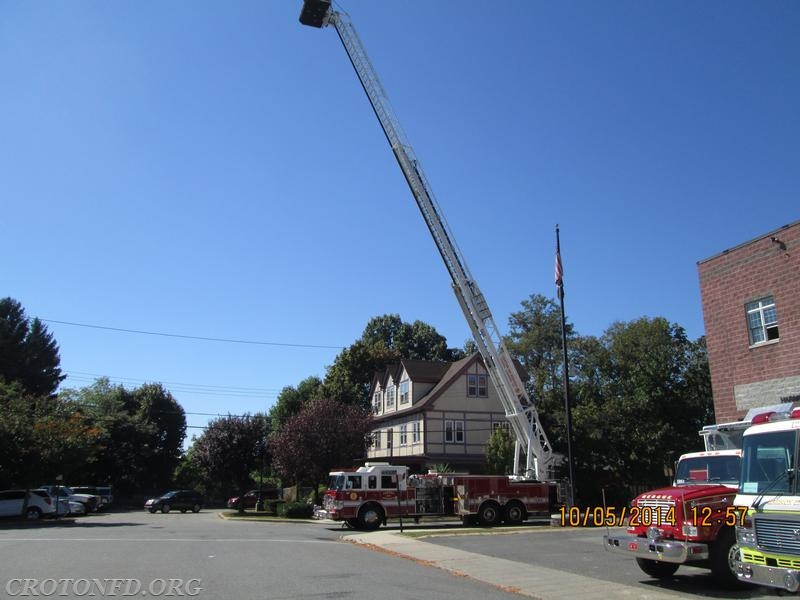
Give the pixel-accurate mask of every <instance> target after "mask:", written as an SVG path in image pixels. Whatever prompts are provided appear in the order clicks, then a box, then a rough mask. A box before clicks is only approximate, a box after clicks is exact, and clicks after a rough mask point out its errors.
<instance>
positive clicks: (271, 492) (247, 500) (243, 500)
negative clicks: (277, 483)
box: [228, 488, 281, 510]
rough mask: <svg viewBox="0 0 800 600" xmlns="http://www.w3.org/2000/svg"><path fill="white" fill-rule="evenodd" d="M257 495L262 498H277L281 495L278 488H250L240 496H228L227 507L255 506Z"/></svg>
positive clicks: (246, 507)
mask: <svg viewBox="0 0 800 600" xmlns="http://www.w3.org/2000/svg"><path fill="white" fill-rule="evenodd" d="M259 496H260V497H261V499H262V500H279V499H280V497H281V490H280V489H278V488H265V489H262V490H261V491H260V492H259V490H250V491H249V492H247V493H246V494H242V495H241V496H233V497H232V498H228V508H235V509H237V510H240V509H241V510H244V509H248V508H255V507H256V502H258V499H259Z"/></svg>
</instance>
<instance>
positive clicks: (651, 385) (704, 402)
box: [573, 317, 713, 500]
mask: <svg viewBox="0 0 800 600" xmlns="http://www.w3.org/2000/svg"><path fill="white" fill-rule="evenodd" d="M583 349H584V350H585V351H586V354H585V355H584V356H583V357H582V360H581V361H580V363H579V371H578V374H577V375H576V382H575V388H576V391H577V399H578V401H577V402H576V408H575V411H574V412H573V416H574V423H575V437H576V439H577V440H580V443H579V444H576V445H575V446H574V448H575V456H576V463H577V466H578V475H577V479H578V485H577V487H578V490H579V492H580V490H581V488H583V489H584V492H585V493H588V494H594V496H595V497H594V499H595V500H596V499H597V498H598V497H599V491H598V489H592V485H593V484H594V485H597V486H600V485H606V486H608V487H611V488H614V487H626V486H631V485H633V484H647V485H660V484H662V483H664V482H665V479H666V478H665V469H666V468H667V467H669V466H671V464H672V462H673V461H674V460H675V459H676V458H677V456H678V455H679V454H681V453H682V452H686V451H689V450H693V449H696V448H698V447H699V445H700V439H699V437H698V435H697V432H698V431H699V430H700V428H701V427H702V426H703V425H705V424H707V423H708V422H709V421H710V420H711V419H710V416H711V414H712V406H713V405H712V397H711V393H710V390H711V388H710V375H709V371H708V361H707V357H706V352H705V343H704V340H702V339H700V340H698V341H696V342H692V341H690V340H689V339H688V338H687V337H686V332H685V331H684V330H683V328H682V327H680V326H679V325H677V324H674V323H669V322H668V321H667V320H666V319H663V318H660V317H658V318H653V319H649V318H644V317H643V318H641V319H637V320H635V321H631V322H628V323H615V324H613V325H611V327H609V328H608V330H607V331H606V332H605V334H604V335H603V337H602V338H601V339H599V340H596V341H590V342H587V343H585V344H584V345H583ZM582 495H584V500H585V499H586V498H585V494H582Z"/></svg>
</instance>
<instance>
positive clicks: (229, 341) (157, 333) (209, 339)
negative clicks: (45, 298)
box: [39, 317, 344, 350]
mask: <svg viewBox="0 0 800 600" xmlns="http://www.w3.org/2000/svg"><path fill="white" fill-rule="evenodd" d="M39 320H40V321H44V322H45V323H57V324H59V325H72V326H74V327H87V328H90V329H102V330H105V331H118V332H122V333H138V334H140V335H155V336H161V337H171V338H181V339H185V340H201V341H204V342H223V343H226V344H250V345H255V346H283V347H289V348H323V349H331V350H342V349H344V346H326V345H323V344H290V343H288V342H261V341H257V340H236V339H229V338H215V337H205V336H200V335H182V334H179V333H164V332H160V331H143V330H140V329H124V328H122V327H106V326H104V325H91V324H89V323H74V322H72V321H57V320H55V319H45V318H43V317H39Z"/></svg>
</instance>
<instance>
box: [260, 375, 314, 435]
mask: <svg viewBox="0 0 800 600" xmlns="http://www.w3.org/2000/svg"><path fill="white" fill-rule="evenodd" d="M321 390H322V380H321V379H320V378H319V377H313V376H312V377H307V378H305V379H304V380H303V381H301V382H300V383H299V384H298V385H297V387H293V386H290V385H289V386H286V387H285V388H283V389H282V390H281V391H280V393H279V394H278V398H277V400H276V401H275V404H274V405H273V406H272V408H271V409H270V411H269V419H270V423H271V425H272V430H273V431H279V430H280V429H281V427H283V424H284V423H285V422H286V421H287V420H288V419H289V417H291V416H292V415H296V414H297V413H299V412H300V411H301V410H302V409H303V407H304V406H305V405H306V404H308V403H309V402H311V401H312V400H314V399H315V398H317V397H319V394H320V392H321Z"/></svg>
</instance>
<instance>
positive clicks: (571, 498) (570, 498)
mask: <svg viewBox="0 0 800 600" xmlns="http://www.w3.org/2000/svg"><path fill="white" fill-rule="evenodd" d="M556 287H557V288H558V300H559V302H560V304H561V348H562V351H563V358H564V374H563V377H564V408H565V410H566V417H567V422H566V434H567V463H568V466H569V493H568V495H567V502H568V504H569V506H574V505H575V465H574V462H573V460H572V407H571V406H570V401H569V362H568V359H567V320H566V317H565V316H564V269H563V266H562V265H561V237H560V232H559V228H558V224H556Z"/></svg>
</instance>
